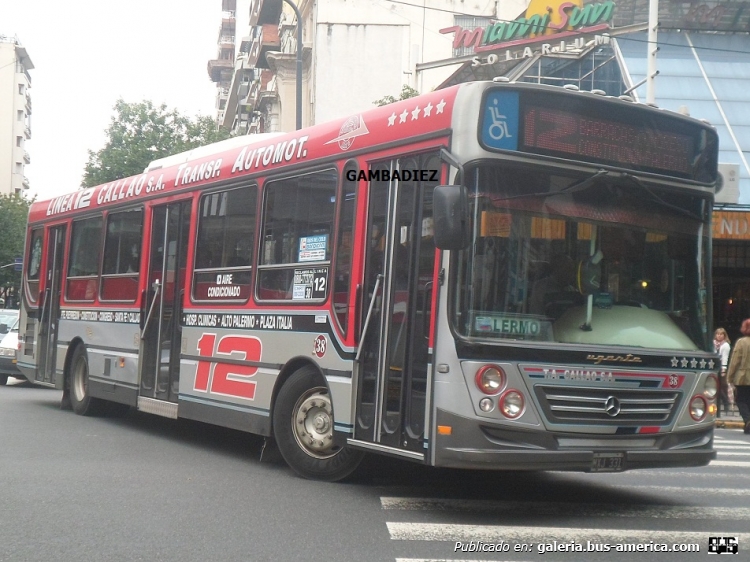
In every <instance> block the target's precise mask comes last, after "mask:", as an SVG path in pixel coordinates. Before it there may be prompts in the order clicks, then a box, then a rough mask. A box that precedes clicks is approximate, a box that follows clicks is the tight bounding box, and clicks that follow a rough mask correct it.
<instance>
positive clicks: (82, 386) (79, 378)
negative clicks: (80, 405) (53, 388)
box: [72, 357, 88, 402]
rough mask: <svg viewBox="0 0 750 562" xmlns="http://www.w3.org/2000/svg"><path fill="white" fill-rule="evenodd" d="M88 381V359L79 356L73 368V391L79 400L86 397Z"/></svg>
mask: <svg viewBox="0 0 750 562" xmlns="http://www.w3.org/2000/svg"><path fill="white" fill-rule="evenodd" d="M87 382H88V368H87V365H86V360H85V359H84V358H83V357H79V358H78V360H77V361H76V364H75V368H74V369H73V385H72V389H73V393H74V394H75V398H76V400H77V401H78V402H80V401H82V400H83V399H84V398H86V385H87Z"/></svg>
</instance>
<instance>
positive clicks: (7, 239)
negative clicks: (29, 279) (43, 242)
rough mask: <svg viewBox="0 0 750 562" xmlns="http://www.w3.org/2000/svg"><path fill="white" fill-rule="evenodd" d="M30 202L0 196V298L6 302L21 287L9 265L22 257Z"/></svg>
mask: <svg viewBox="0 0 750 562" xmlns="http://www.w3.org/2000/svg"><path fill="white" fill-rule="evenodd" d="M30 205H31V202H30V201H28V200H26V199H25V198H24V197H22V196H20V195H15V194H13V195H0V224H2V225H3V235H2V236H0V266H7V267H2V268H0V297H2V298H3V299H5V302H6V303H7V302H8V297H9V296H10V295H14V296H17V295H18V288H19V287H20V286H21V272H20V271H16V270H15V268H14V267H13V266H12V265H10V264H12V263H14V260H15V258H16V257H18V256H22V255H23V244H24V238H25V236H26V221H27V219H28V217H29V206H30Z"/></svg>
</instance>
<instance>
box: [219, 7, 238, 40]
mask: <svg viewBox="0 0 750 562" xmlns="http://www.w3.org/2000/svg"><path fill="white" fill-rule="evenodd" d="M236 24H237V20H236V19H235V17H234V12H222V13H221V31H220V33H221V34H223V35H234V30H235V27H236Z"/></svg>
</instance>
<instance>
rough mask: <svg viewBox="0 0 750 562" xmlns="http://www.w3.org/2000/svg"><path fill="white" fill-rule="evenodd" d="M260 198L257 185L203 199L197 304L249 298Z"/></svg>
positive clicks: (195, 280) (196, 275)
mask: <svg viewBox="0 0 750 562" xmlns="http://www.w3.org/2000/svg"><path fill="white" fill-rule="evenodd" d="M257 198H258V188H257V186H255V185H252V186H247V187H240V188H237V189H230V190H227V191H220V192H217V193H209V194H207V195H204V196H203V197H202V198H201V202H200V209H199V212H198V213H199V218H198V240H197V245H196V249H195V273H194V277H193V299H194V300H209V301H216V300H231V301H238V300H242V301H246V300H247V299H249V298H250V275H251V272H252V264H253V253H254V252H253V249H254V245H255V214H256V210H255V209H256V202H257Z"/></svg>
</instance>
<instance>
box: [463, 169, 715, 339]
mask: <svg viewBox="0 0 750 562" xmlns="http://www.w3.org/2000/svg"><path fill="white" fill-rule="evenodd" d="M466 178H467V181H466V184H467V186H468V188H469V200H470V213H471V218H472V221H471V244H470V246H469V247H468V249H466V250H462V251H461V252H459V260H458V267H457V271H456V273H457V274H456V275H455V277H454V279H455V282H456V289H455V291H454V295H455V300H454V306H453V312H452V314H453V322H454V325H455V328H456V330H457V332H458V333H459V334H460V335H462V336H464V337H466V338H481V339H483V340H490V341H492V340H495V341H499V340H523V341H536V342H554V343H566V344H586V345H606V346H624V347H639V348H652V349H674V350H683V351H687V350H697V349H705V348H706V342H707V339H706V334H707V324H706V319H707V309H706V306H707V295H706V287H707V279H706V276H707V275H708V269H709V267H710V264H709V263H708V262H707V258H708V255H709V254H708V247H709V246H708V245H709V238H708V228H707V222H706V219H705V217H706V216H707V214H708V209H707V203H706V201H705V200H704V199H701V198H700V197H698V196H696V195H694V194H692V193H691V194H685V193H678V192H676V190H674V189H672V190H666V189H664V188H657V187H656V186H654V185H652V184H648V185H647V184H645V183H643V182H642V181H641V180H638V179H636V178H635V177H633V176H629V175H627V174H622V173H617V172H606V171H600V172H597V173H594V174H592V173H590V172H580V173H579V172H567V171H566V172H563V173H561V172H560V170H559V169H557V170H555V171H552V172H551V171H549V170H544V169H541V170H540V168H539V167H535V168H533V169H532V168H530V167H522V166H517V165H511V164H481V165H478V166H475V167H473V168H470V169H467V175H466Z"/></svg>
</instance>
